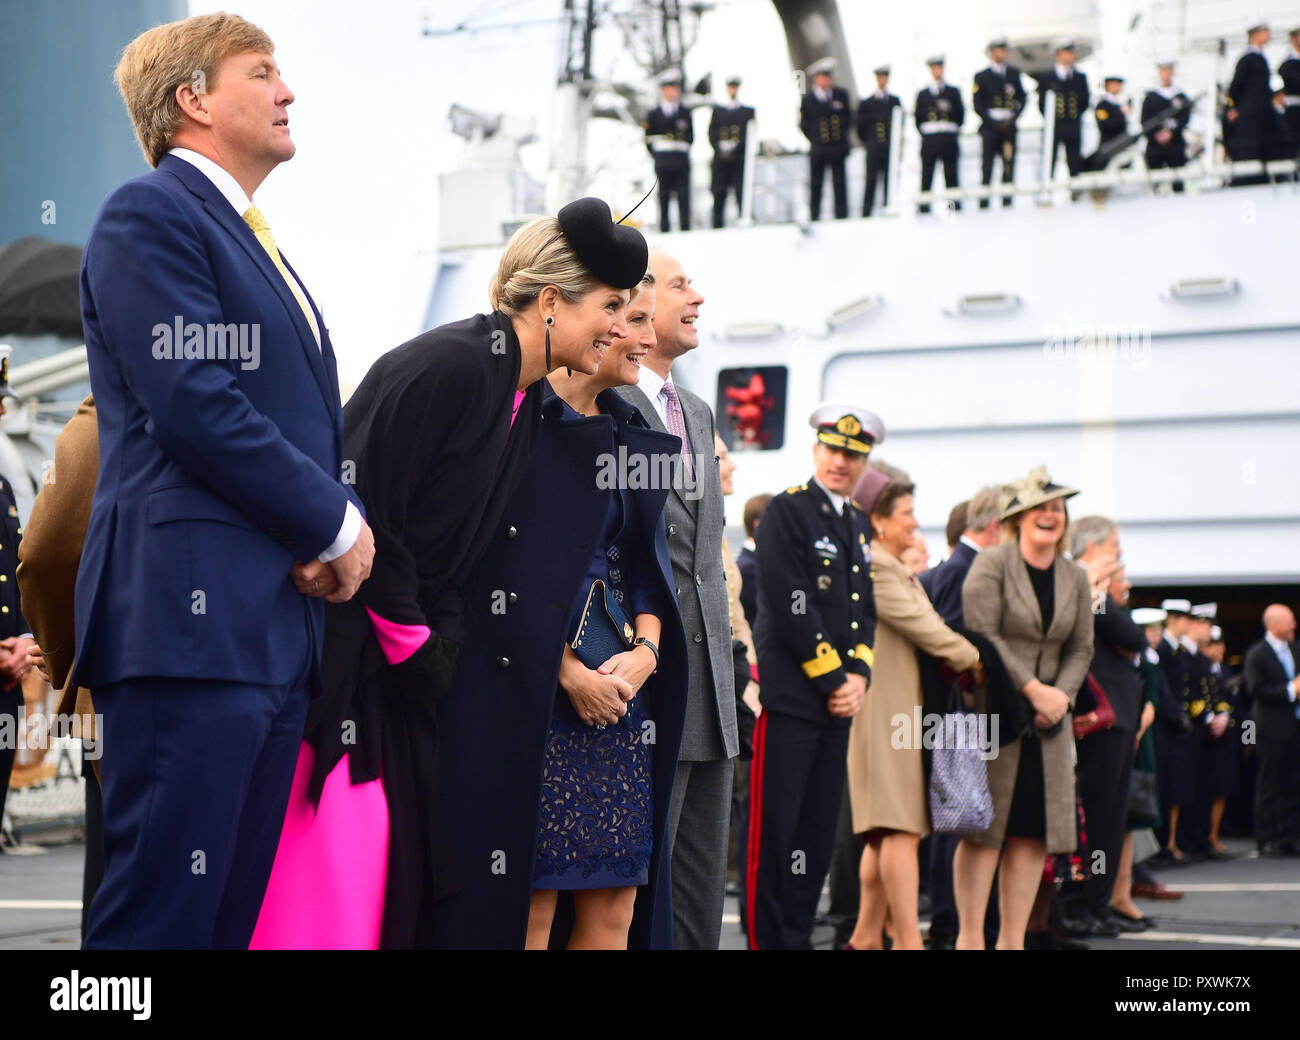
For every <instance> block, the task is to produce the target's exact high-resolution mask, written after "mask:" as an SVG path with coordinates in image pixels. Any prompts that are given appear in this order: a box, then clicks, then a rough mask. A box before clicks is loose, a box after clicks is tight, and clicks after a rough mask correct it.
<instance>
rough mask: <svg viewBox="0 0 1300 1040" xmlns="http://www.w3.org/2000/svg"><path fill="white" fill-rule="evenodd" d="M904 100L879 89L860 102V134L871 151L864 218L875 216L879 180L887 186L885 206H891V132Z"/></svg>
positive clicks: (863, 198) (868, 160) (867, 150)
mask: <svg viewBox="0 0 1300 1040" xmlns="http://www.w3.org/2000/svg"><path fill="white" fill-rule="evenodd" d="M901 103H902V102H900V101H899V100H898V98H897V97H895V96H894V95H893V94H887V93H885V92H884V91H881V90H878V91H876V92H875V93H874V94H872V95H871V96H870V97H867V98H863V99H862V103H861V104H860V105H858V137H859V138H860V139H861V141H862V144H863V147H864V148H865V149H866V152H867V189H866V191H865V192H864V193H863V197H862V215H863V216H864V217H869V216H871V210H872V209H873V208H874V206H875V201H876V184H877V183H880V184H882V185H883V191H884V202H883V203H882V205H885V206H888V205H889V132H890V130H891V128H892V127H893V119H894V109H895V108H897V107H898V106H899V105H900V104H901Z"/></svg>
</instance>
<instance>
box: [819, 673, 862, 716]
mask: <svg viewBox="0 0 1300 1040" xmlns="http://www.w3.org/2000/svg"><path fill="white" fill-rule="evenodd" d="M866 694H867V677H866V676H865V675H859V674H858V673H857V672H849V673H848V677H847V678H846V679H845V680H844V682H842V683H841V684H840V685H839V686H837V687H836V688H835V689H833V690H832V691H831V695H830V696H829V697H828V698H827V699H826V710H827V711H828V712H830V713H831V714H832V715H836V716H838V717H840V718H843V719H851V718H853V716H854V715H856V714H857V713H858V711H859V710H860V709H861V707H862V698H863V697H865V696H866Z"/></svg>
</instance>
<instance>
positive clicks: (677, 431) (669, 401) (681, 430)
mask: <svg viewBox="0 0 1300 1040" xmlns="http://www.w3.org/2000/svg"><path fill="white" fill-rule="evenodd" d="M659 392H660V393H661V394H663V396H664V402H665V404H666V405H667V411H668V432H669V433H671V434H674V435H675V436H678V437H680V438H681V439H682V459H683V461H685V463H686V471H687V472H688V473H689V474H690V475H691V476H692V477H694V476H695V466H694V464H693V463H692V461H691V445H690V441H689V440H688V439H687V437H686V419H685V417H684V416H683V415H682V402H681V400H680V399H679V398H678V397H677V388H676V387H675V386H673V384H672V383H665V384H664V388H663V389H662V390H660V391H659Z"/></svg>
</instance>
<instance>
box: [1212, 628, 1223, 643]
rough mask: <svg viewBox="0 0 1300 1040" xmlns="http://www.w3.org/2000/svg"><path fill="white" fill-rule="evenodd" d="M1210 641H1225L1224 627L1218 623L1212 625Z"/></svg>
mask: <svg viewBox="0 0 1300 1040" xmlns="http://www.w3.org/2000/svg"><path fill="white" fill-rule="evenodd" d="M1210 642H1211V643H1222V642H1223V629H1221V628H1220V627H1219V626H1218V625H1211V626H1210Z"/></svg>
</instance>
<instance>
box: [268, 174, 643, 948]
mask: <svg viewBox="0 0 1300 1040" xmlns="http://www.w3.org/2000/svg"><path fill="white" fill-rule="evenodd" d="M646 261H647V249H646V244H645V240H644V239H643V238H642V237H641V234H640V233H639V232H638V231H636V230H635V229H633V228H629V227H624V226H621V225H618V224H615V223H614V221H613V219H612V217H611V214H610V211H609V207H608V206H606V205H605V203H603V202H601V201H600V200H599V199H580V200H578V201H577V202H573V203H570V204H569V205H567V206H565V207H564V208H563V209H562V210H561V211H560V212H559V214H558V215H557V216H556V217H547V218H542V219H540V220H536V221H533V222H532V223H530V224H528V225H526V226H525V227H523V228H521V229H520V230H519V231H517V232H516V233H515V235H514V237H513V238H512V239H511V240H510V242H509V244H507V246H506V248H505V251H504V253H503V254H502V257H501V263H500V265H499V267H498V269H497V273H496V275H495V276H494V278H493V279H492V283H491V286H490V287H489V296H490V299H491V304H492V308H493V309H492V311H491V312H490V313H487V314H479V315H476V316H474V317H472V318H467V319H465V320H463V321H459V322H453V323H451V324H448V325H443V326H440V327H439V328H436V329H433V330H431V331H429V332H426V333H423V334H422V335H420V336H417V337H416V338H415V339H413V340H410V341H409V342H407V343H405V344H403V345H402V346H400V347H397V348H395V349H394V350H391V351H389V352H388V353H387V354H385V355H384V356H383V357H381V358H380V359H379V360H378V361H377V362H375V364H374V365H373V366H372V367H371V369H370V371H369V373H368V374H367V375H366V377H365V379H364V380H363V381H362V383H361V385H360V386H359V387H358V388H357V391H356V393H355V394H354V395H353V396H352V398H351V399H350V400H349V402H348V405H347V407H346V408H345V409H344V413H343V415H344V443H343V447H344V451H343V457H344V459H345V460H346V461H345V463H344V467H345V470H346V471H347V472H345V479H348V480H351V481H352V482H353V483H354V486H355V490H356V494H357V496H358V498H359V500H360V502H361V504H362V507H363V509H364V510H365V514H366V519H367V522H368V523H369V524H370V526H371V529H372V530H373V531H374V535H375V562H374V567H373V570H372V572H371V576H370V579H369V580H368V581H367V582H366V583H365V585H364V586H363V587H362V589H361V590H360V592H359V593H358V594H357V595H356V596H355V597H354V598H353V599H352V600H351V601H350V602H348V603H346V604H341V605H335V606H332V607H331V608H330V610H329V611H328V613H327V622H328V626H327V630H326V645H325V647H324V661H323V674H324V679H325V690H324V693H323V695H322V696H321V697H319V698H317V699H316V700H315V701H314V702H313V704H312V706H311V710H310V713H309V715H308V720H307V730H306V734H305V744H304V748H303V752H302V754H301V756H300V759H299V763H298V772H297V775H296V776H295V780H294V791H293V794H292V796H291V799H290V806H289V812H288V814H287V817H286V827H285V831H284V833H283V834H282V836H281V843H280V849H279V851H278V853H277V860H276V866H275V869H274V870H273V872H272V877H271V883H270V885H269V887H268V890H267V896H266V899H265V900H264V903H263V910H262V920H260V921H259V925H258V931H257V933H256V934H255V935H254V940H253V944H254V945H255V946H374V945H380V946H383V947H389V948H391V947H398V948H401V947H420V946H427V945H428V944H429V943H430V942H431V940H432V935H433V917H434V905H435V900H436V894H437V889H438V887H439V885H440V884H441V883H442V882H443V876H444V875H443V866H444V865H445V863H446V859H445V850H444V849H443V848H442V847H441V844H440V837H439V836H440V833H441V828H440V826H439V821H438V813H437V807H438V796H437V783H438V769H439V766H438V760H439V741H438V727H437V720H436V716H435V704H436V702H437V700H438V698H440V697H441V696H443V695H444V694H445V693H446V692H447V691H448V690H449V689H450V687H451V683H452V680H453V678H454V676H455V672H456V657H457V653H458V649H459V644H460V642H461V641H462V639H463V637H464V627H463V620H462V615H463V612H464V604H463V603H462V600H461V587H462V585H463V583H464V581H465V579H466V577H467V575H468V574H469V572H470V570H471V568H472V567H473V566H474V564H475V563H476V562H477V560H478V558H479V556H480V555H481V553H482V551H483V549H484V547H485V546H486V545H487V543H488V540H489V538H490V537H491V535H492V533H493V532H494V530H495V528H496V525H497V523H498V521H499V520H500V516H501V511H502V509H503V507H504V505H505V502H506V500H507V499H508V498H509V496H510V493H511V491H512V490H513V489H514V487H515V485H516V483H517V482H518V480H519V479H520V477H521V476H522V474H523V473H524V471H525V470H526V468H527V466H528V463H529V460H530V458H531V457H532V454H533V451H534V449H535V447H536V444H537V440H538V435H539V431H540V423H541V398H542V387H543V384H544V380H543V378H542V377H543V376H545V375H546V373H547V372H549V371H551V370H552V369H553V368H557V367H570V368H573V369H575V370H577V371H585V372H592V371H595V369H596V366H597V364H598V361H599V357H600V354H601V352H602V351H603V350H604V349H606V348H607V347H608V345H609V344H610V343H611V342H612V341H613V339H614V338H615V337H616V336H619V335H623V334H624V333H625V332H626V326H625V310H626V307H627V300H628V290H629V289H631V288H632V287H633V286H635V285H637V284H638V282H639V281H640V280H641V278H642V276H643V275H644V273H645V269H646ZM317 580H319V581H320V587H319V588H318V589H316V590H314V591H317V592H318V593H319V594H322V595H325V594H328V592H329V589H328V588H327V587H326V586H327V584H328V581H329V580H331V579H330V578H329V575H328V572H327V573H324V574H321V575H320V576H319V578H318V579H317ZM345 761H346V763H347V764H346V766H345V765H344V762H345ZM348 780H350V783H348ZM370 785H373V786H370ZM377 792H378V793H381V794H382V803H384V804H386V806H387V813H386V819H384V816H385V814H382V813H380V814H376V813H375V812H374V804H375V802H374V799H375V795H376V793H377ZM363 795H364V796H365V797H366V798H367V799H368V801H367V802H366V804H364V805H362V804H361V799H362V796H363ZM313 806H314V807H316V811H315V812H314V813H313V812H312V811H311V807H313ZM354 809H355V810H356V811H355V812H354V811H353V810H354ZM377 816H378V817H379V819H376V817H377ZM376 823H378V825H379V827H378V828H376ZM384 823H387V833H386V834H384V833H381V832H382V830H383V824H384ZM385 847H386V849H387V863H386V865H385V869H383V870H380V871H378V873H376V870H375V867H374V863H373V862H370V863H365V862H356V861H354V862H348V861H347V860H346V859H345V856H352V857H357V856H358V854H359V851H360V850H374V849H376V848H385ZM364 858H365V857H364V855H362V856H361V859H363V860H364ZM372 858H373V857H372ZM377 896H378V898H377ZM380 900H382V910H381V909H380V906H379V903H380ZM332 911H337V912H336V913H334V914H332ZM335 926H337V927H335Z"/></svg>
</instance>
